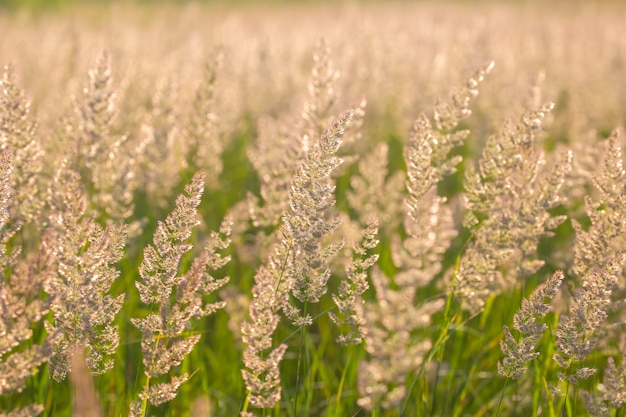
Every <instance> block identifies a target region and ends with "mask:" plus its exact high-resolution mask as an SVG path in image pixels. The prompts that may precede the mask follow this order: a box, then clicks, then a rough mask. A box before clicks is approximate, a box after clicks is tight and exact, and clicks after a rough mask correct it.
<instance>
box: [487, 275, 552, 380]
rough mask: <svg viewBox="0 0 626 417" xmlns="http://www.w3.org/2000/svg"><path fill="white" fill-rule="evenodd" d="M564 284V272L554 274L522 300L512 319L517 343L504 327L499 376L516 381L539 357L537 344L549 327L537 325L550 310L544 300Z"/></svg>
mask: <svg viewBox="0 0 626 417" xmlns="http://www.w3.org/2000/svg"><path fill="white" fill-rule="evenodd" d="M562 281H563V272H562V271H557V272H555V273H554V274H553V275H552V276H551V277H550V278H548V280H547V281H546V282H544V283H542V284H541V285H539V286H538V287H537V288H535V290H534V291H533V292H532V293H531V294H530V297H529V298H528V299H524V300H523V301H522V307H521V308H520V310H519V311H518V312H517V313H516V314H515V316H514V317H513V328H514V329H515V330H517V331H518V332H519V333H520V336H521V337H520V338H519V340H515V338H514V337H513V335H512V334H511V331H510V330H509V328H508V327H507V326H504V339H502V341H501V342H500V348H501V349H502V353H503V354H504V356H505V357H504V359H502V360H501V361H500V362H498V373H499V374H500V375H502V376H505V377H507V378H511V379H519V378H521V376H522V375H524V373H525V372H526V369H527V368H528V363H529V362H531V361H532V360H534V359H536V358H537V357H538V356H539V352H536V351H535V349H536V346H537V342H539V339H540V338H541V336H542V335H543V333H544V332H545V331H546V330H547V328H548V326H546V325H545V324H544V323H538V322H537V319H540V318H543V317H545V316H546V314H548V312H549V311H550V305H549V304H547V303H545V302H544V300H546V299H548V300H552V298H554V296H555V295H556V293H557V292H558V290H559V287H560V286H561V282H562Z"/></svg>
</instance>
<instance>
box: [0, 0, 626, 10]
mask: <svg viewBox="0 0 626 417" xmlns="http://www.w3.org/2000/svg"><path fill="white" fill-rule="evenodd" d="M393 1H394V2H396V3H417V2H422V3H424V2H426V3H428V2H433V1H432V0H393ZM447 1H448V2H452V3H466V4H471V3H485V2H494V3H497V2H502V0H499V1H497V0H447ZM529 1H530V2H533V3H555V2H559V1H558V0H556V1H555V0H553V1H546V0H505V1H504V2H506V3H528V2H529ZM607 1H610V0H607ZM615 1H616V2H619V0H615ZM388 2H389V0H0V8H4V9H21V8H27V9H34V10H50V9H63V8H66V7H68V6H73V5H78V4H92V5H93V4H100V5H103V4H111V3H116V4H120V3H122V4H123V3H126V4H141V5H152V4H163V3H169V4H188V3H200V4H219V5H252V4H270V5H271V4H277V5H281V4H291V5H297V4H317V3H388ZM561 2H563V3H572V2H577V1H576V0H573V1H571V0H570V1H568V0H561ZM434 3H436V2H434Z"/></svg>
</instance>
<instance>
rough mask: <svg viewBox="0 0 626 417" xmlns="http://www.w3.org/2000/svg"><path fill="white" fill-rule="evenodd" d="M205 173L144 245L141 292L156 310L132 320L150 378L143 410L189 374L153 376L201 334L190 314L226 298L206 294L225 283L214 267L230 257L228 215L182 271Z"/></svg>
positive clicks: (164, 398) (209, 310) (196, 314)
mask: <svg viewBox="0 0 626 417" xmlns="http://www.w3.org/2000/svg"><path fill="white" fill-rule="evenodd" d="M204 179H205V177H204V174H202V173H197V174H196V175H194V176H193V178H192V180H191V183H190V184H188V185H187V186H186V187H185V193H184V194H182V195H180V196H179V197H178V198H177V199H176V207H175V208H174V210H173V211H172V213H171V214H170V215H169V216H167V218H166V219H165V221H164V222H159V224H158V225H157V230H156V232H155V234H154V244H153V245H150V246H148V247H147V248H146V249H145V250H144V260H143V262H142V264H141V266H140V268H139V273H140V275H141V278H142V281H143V282H137V283H136V286H137V290H138V291H139V297H140V299H141V301H142V302H143V303H144V304H147V305H151V306H153V309H154V310H156V312H155V313H149V314H148V315H147V316H146V317H144V318H134V319H131V322H132V323H133V324H134V325H135V326H136V327H137V328H138V329H139V330H141V333H142V340H141V350H142V352H143V363H144V366H145V375H146V380H145V384H144V388H143V391H142V392H141V393H140V394H139V398H140V399H141V400H142V401H141V404H140V405H134V406H133V407H135V408H134V410H135V411H136V410H140V414H141V415H145V412H146V410H147V403H148V402H149V403H150V404H152V405H159V404H162V403H164V402H167V401H170V400H171V399H172V398H174V397H175V395H176V392H177V390H178V387H179V386H180V385H181V384H182V383H183V382H185V381H186V380H187V378H188V375H187V374H184V375H180V376H173V377H172V378H171V379H170V381H168V382H160V383H157V384H151V379H153V378H158V377H162V376H164V375H166V374H167V373H168V372H170V370H171V369H172V368H173V367H175V366H178V365H179V364H180V363H181V362H182V361H183V359H184V358H185V357H186V356H187V355H188V354H189V353H190V352H191V350H192V349H193V347H194V346H195V344H196V343H197V342H198V341H199V340H200V334H190V332H189V331H190V329H191V320H192V319H199V318H201V317H205V316H208V315H210V314H212V313H213V312H215V311H216V310H218V309H220V308H223V307H224V302H217V303H213V304H208V305H207V304H205V302H204V300H203V297H204V296H206V295H209V294H211V293H213V292H214V291H216V290H217V289H219V288H220V287H222V286H223V285H224V284H225V283H226V282H227V281H228V278H222V279H215V278H213V277H212V276H211V275H210V274H209V270H210V269H217V268H221V267H222V266H223V265H225V263H226V262H228V260H229V258H224V257H222V256H221V255H220V254H219V251H220V250H222V249H225V248H226V247H227V246H228V244H229V243H230V230H231V226H232V223H231V221H230V219H229V218H226V219H224V222H223V224H222V227H221V228H220V233H213V234H212V236H211V240H210V242H209V244H208V245H207V246H206V248H205V249H204V251H203V252H202V254H201V255H200V256H198V257H197V258H195V259H194V261H193V263H192V265H191V267H190V269H189V271H187V272H186V273H185V274H182V275H181V274H179V268H180V262H181V260H182V257H183V255H184V254H185V253H187V252H188V251H189V250H191V249H192V245H191V243H189V238H190V237H191V233H192V230H193V228H194V227H195V226H197V225H198V224H199V220H198V219H197V208H198V205H199V204H200V199H201V198H202V193H203V192H204Z"/></svg>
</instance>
